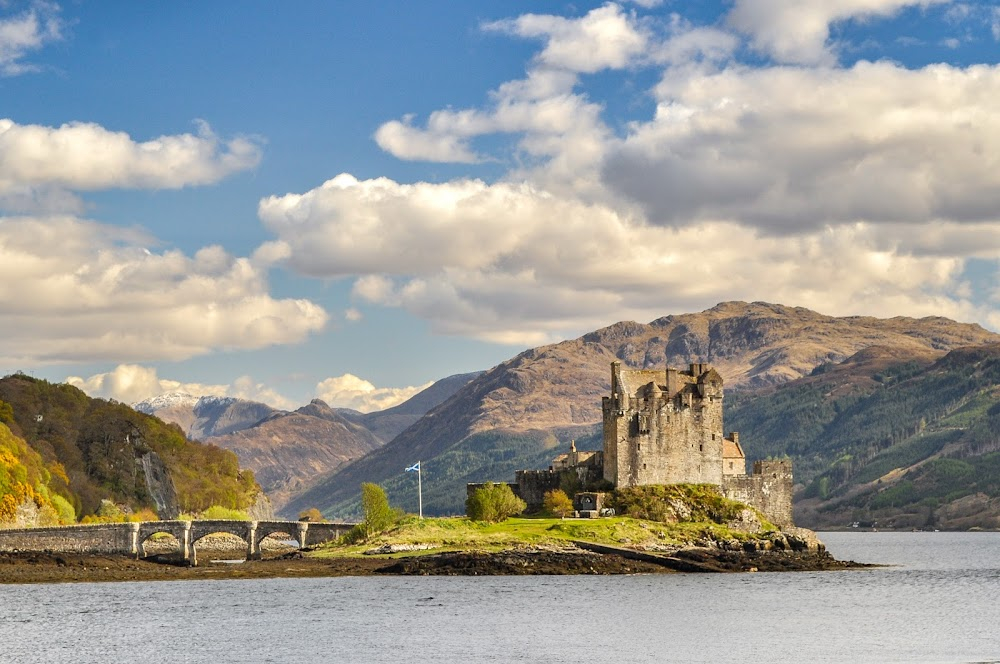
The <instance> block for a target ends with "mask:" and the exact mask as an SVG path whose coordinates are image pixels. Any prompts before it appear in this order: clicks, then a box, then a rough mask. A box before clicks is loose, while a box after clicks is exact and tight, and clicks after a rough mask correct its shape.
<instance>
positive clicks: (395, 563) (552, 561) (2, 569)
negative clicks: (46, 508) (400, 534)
mask: <svg viewBox="0 0 1000 664" xmlns="http://www.w3.org/2000/svg"><path fill="white" fill-rule="evenodd" d="M230 555H231V552H229V551H219V552H213V551H207V550H206V551H204V552H201V553H199V558H200V559H201V560H203V561H206V562H204V563H203V564H200V565H199V566H198V567H189V566H186V565H181V564H178V561H176V560H172V559H170V558H169V557H167V556H154V557H152V558H149V559H144V560H135V559H133V558H129V557H125V556H110V555H86V554H59V553H6V554H0V584H10V583H62V582H108V581H168V580H184V579H263V578H303V577H336V576H373V575H416V576H429V575H447V576H490V575H494V576H495V575H540V574H556V575H566V574H662V573H677V572H702V573H703V572H758V571H759V572H776V571H827V570H847V569H858V568H865V567H872V566H871V565H862V564H859V563H853V562H846V561H838V560H835V559H834V558H833V557H832V556H830V555H829V554H827V553H826V552H825V551H819V552H791V551H780V552H779V551H753V552H747V551H727V550H722V549H718V548H712V547H692V548H686V549H680V550H678V551H675V552H672V553H671V554H670V555H650V554H645V555H644V556H629V557H626V555H621V554H619V553H598V552H595V551H592V550H587V549H583V548H579V547H564V548H559V549H553V548H541V547H529V548H519V549H511V550H506V551H499V552H479V551H457V552H443V553H429V554H423V555H418V556H407V557H402V558H391V557H384V556H359V557H330V558H320V557H316V556H310V555H309V554H308V552H306V553H302V552H299V551H292V552H289V553H285V554H282V555H277V556H274V557H272V558H267V559H265V560H256V561H245V562H239V563H232V562H223V561H225V560H226V558H228V557H229V556H230ZM637 558H640V559H637ZM654 559H655V560H654Z"/></svg>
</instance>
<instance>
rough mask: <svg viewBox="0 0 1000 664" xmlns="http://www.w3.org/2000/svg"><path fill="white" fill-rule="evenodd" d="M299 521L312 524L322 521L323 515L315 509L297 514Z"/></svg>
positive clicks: (311, 508)
mask: <svg viewBox="0 0 1000 664" xmlns="http://www.w3.org/2000/svg"><path fill="white" fill-rule="evenodd" d="M299 521H312V522H314V523H316V522H319V521H323V513H322V512H320V511H319V509H317V508H315V507H310V508H309V509H307V510H302V511H301V512H299Z"/></svg>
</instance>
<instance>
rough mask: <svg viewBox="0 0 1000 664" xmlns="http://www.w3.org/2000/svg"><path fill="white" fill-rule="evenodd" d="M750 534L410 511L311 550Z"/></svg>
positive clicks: (666, 540) (690, 526) (479, 547)
mask: <svg viewBox="0 0 1000 664" xmlns="http://www.w3.org/2000/svg"><path fill="white" fill-rule="evenodd" d="M747 537H749V535H747V534H746V533H741V532H737V531H733V530H730V529H729V528H726V527H725V526H722V525H719V524H716V523H708V522H696V523H673V524H667V523H658V522H655V521H645V520H642V519H632V518H629V517H611V518H601V519H555V518H525V517H519V518H511V519H508V520H506V521H503V522H501V523H493V524H489V523H483V522H478V521H470V520H469V519H467V518H465V517H447V518H427V519H423V520H421V519H418V518H417V517H415V516H413V515H407V516H406V517H404V518H403V519H402V520H400V521H399V523H397V524H396V525H395V526H394V527H393V528H392V529H391V530H388V531H386V532H385V533H382V534H380V535H376V536H374V537H372V538H371V539H369V540H368V541H367V542H364V543H363V544H353V545H343V544H338V543H329V544H324V545H321V546H320V547H318V548H317V549H316V550H315V551H313V552H312V553H310V554H309V555H311V556H316V557H333V556H358V555H360V554H361V553H362V552H364V551H367V550H369V549H373V548H376V547H379V546H382V545H384V544H412V545H427V546H428V547H430V548H429V549H427V550H422V551H413V552H403V553H397V554H391V555H392V556H393V557H400V556H407V555H421V554H424V553H429V552H443V551H471V550H475V551H500V550H504V549H511V548H517V547H524V546H559V545H564V544H568V543H569V542H570V541H571V540H585V541H588V542H596V543H599V544H610V545H613V546H639V547H642V546H649V545H654V544H660V545H681V544H686V543H690V542H692V541H695V540H697V539H700V538H709V539H715V540H723V539H744V538H747Z"/></svg>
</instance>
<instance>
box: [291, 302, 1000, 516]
mask: <svg viewBox="0 0 1000 664" xmlns="http://www.w3.org/2000/svg"><path fill="white" fill-rule="evenodd" d="M998 341H1000V335H996V334H993V333H991V332H988V331H986V330H984V329H983V328H981V327H979V326H978V325H969V324H961V323H956V322H953V321H949V320H947V319H944V318H924V319H919V320H918V319H912V318H892V319H886V320H881V319H876V318H870V317H857V316H852V317H846V318H834V317H830V316H823V315H822V314H818V313H816V312H813V311H809V310H808V309H802V308H793V307H786V306H782V305H775V304H767V303H759V302H758V303H752V304H747V303H743V302H726V303H723V304H720V305H718V306H716V307H713V308H712V309H709V310H707V311H704V312H701V313H698V314H684V315H677V316H666V317H664V318H660V319H658V320H656V321H653V322H652V323H650V324H648V325H643V324H640V323H634V322H623V323H617V324H615V325H611V326H609V327H606V328H603V329H601V330H597V331H595V332H592V333H590V334H586V335H584V336H582V337H580V338H579V339H574V340H570V341H565V342H562V343H558V344H553V345H550V346H543V347H540V348H535V349H531V350H528V351H525V352H524V353H521V354H520V355H518V356H516V357H514V358H512V359H510V360H508V361H506V362H503V363H501V364H500V365H498V366H496V367H494V368H493V369H491V370H490V371H487V372H486V373H484V374H482V375H481V376H479V377H478V378H476V379H474V380H472V381H471V382H469V383H468V384H467V385H465V386H464V387H463V388H462V389H460V390H459V391H458V392H456V393H455V394H454V395H453V396H452V397H451V398H450V399H448V400H447V401H445V402H444V403H442V404H441V405H439V406H438V407H436V408H434V409H433V410H431V411H430V412H428V413H427V415H425V416H424V417H423V418H421V419H420V420H419V421H418V422H416V423H415V424H413V425H412V426H411V427H409V428H408V429H406V430H405V431H403V432H402V433H400V434H399V435H398V436H397V437H396V438H395V439H393V440H392V442H391V443H389V444H388V445H386V446H384V447H382V448H380V449H379V450H377V451H375V452H373V453H372V454H370V455H368V456H366V457H365V458H363V459H361V460H359V461H356V462H354V463H352V464H350V465H348V466H346V467H344V468H343V469H342V470H340V471H338V472H336V473H334V474H333V475H331V476H330V477H328V478H325V479H324V480H322V481H321V482H319V483H317V485H316V486H314V487H312V488H311V489H310V490H309V491H308V492H306V493H305V494H303V495H302V496H301V497H299V498H297V499H296V500H295V501H293V502H292V503H291V504H290V505H289V506H288V508H286V512H287V510H290V509H294V508H296V507H298V506H306V505H308V506H312V505H316V506H318V507H320V508H321V509H324V510H326V511H327V512H329V513H330V514H331V515H339V514H341V513H349V512H350V511H352V510H353V509H355V507H356V504H355V501H356V497H357V495H358V491H359V487H360V484H361V482H366V481H374V482H380V483H382V484H383V485H384V486H385V487H386V489H387V491H388V492H389V494H390V497H391V498H392V499H393V500H395V501H396V502H397V503H398V504H400V505H403V506H405V507H406V508H407V509H411V510H415V508H416V504H415V500H414V499H413V497H412V495H411V494H412V493H413V492H412V490H411V487H410V486H409V484H411V483H412V478H409V477H405V476H402V475H401V471H402V468H403V467H405V465H409V464H411V463H413V462H414V461H416V460H418V459H419V460H421V462H422V464H423V467H424V469H425V471H426V473H425V476H424V479H425V485H424V486H425V491H427V492H428V493H427V494H425V495H428V496H431V498H430V500H427V501H425V509H426V510H428V511H430V512H455V511H460V510H461V506H462V502H463V500H464V482H465V481H481V480H487V479H497V480H507V479H510V475H509V473H508V474H504V475H501V476H498V475H497V474H496V473H498V472H500V471H504V472H506V469H516V468H519V467H520V468H530V467H539V466H543V465H545V459H546V458H547V457H548V455H549V454H550V453H551V452H552V451H553V450H555V449H556V447H557V446H558V445H559V444H560V441H561V442H562V443H565V442H566V439H567V437H569V436H579V435H586V434H589V433H591V432H592V431H593V425H594V424H596V423H597V422H599V421H600V419H601V397H603V396H604V395H606V394H607V392H608V390H609V389H610V363H611V361H613V360H616V359H617V360H620V361H622V362H623V363H625V364H626V365H629V366H634V367H657V368H658V367H665V366H667V365H670V366H677V367H684V366H685V365H687V364H688V363H689V362H693V361H705V362H710V363H712V364H713V365H714V366H715V367H716V368H717V369H718V370H719V372H720V373H721V374H722V375H723V377H724V378H725V380H726V388H727V391H728V392H729V393H730V394H733V393H735V392H738V391H739V390H741V389H742V390H754V389H761V388H764V387H768V386H773V385H778V384H781V383H784V382H787V381H789V380H793V379H796V378H801V377H803V376H806V375H808V374H809V373H811V372H812V371H813V369H814V368H815V367H817V366H819V365H825V364H828V363H836V362H841V361H843V360H845V359H847V358H848V357H850V356H852V355H855V354H856V353H858V352H859V351H861V350H863V349H865V348H868V347H871V346H873V345H886V346H890V347H892V348H894V349H897V351H898V352H900V353H903V354H904V355H920V354H926V353H933V352H935V351H947V350H950V349H952V348H956V347H959V346H965V345H970V344H984V343H990V342H998ZM553 434H555V435H553ZM748 444H749V445H750V448H749V449H748V454H750V455H751V456H752V455H753V454H754V450H753V448H752V445H753V441H749V443H748ZM597 446H599V444H598V445H597ZM501 461H502V463H500V462H501ZM435 495H440V496H441V498H440V500H437V499H435V498H433V496H435Z"/></svg>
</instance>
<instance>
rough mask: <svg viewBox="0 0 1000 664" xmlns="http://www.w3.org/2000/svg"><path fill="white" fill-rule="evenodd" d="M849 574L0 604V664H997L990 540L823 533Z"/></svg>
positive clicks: (173, 585)
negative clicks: (859, 567) (854, 565)
mask: <svg viewBox="0 0 1000 664" xmlns="http://www.w3.org/2000/svg"><path fill="white" fill-rule="evenodd" d="M822 538H823V539H824V541H826V542H827V545H828V546H829V548H830V550H831V551H832V552H833V553H834V555H835V556H837V557H838V558H849V559H853V560H858V561H864V562H881V563H891V564H894V565H896V566H894V567H889V568H880V569H873V570H863V571H850V572H823V573H785V574H721V575H683V574H673V575H650V576H628V577H620V576H619V577H584V576H576V577H476V578H463V577H421V578H402V577H388V578H380V577H365V578H328V579H267V580H247V581H242V580H233V581H160V582H140V583H134V582H133V583H108V584H87V583H83V584H58V585H35V586H0V662H4V663H7V662H17V663H20V662H24V663H31V662H80V663H91V662H126V661H133V660H136V661H148V662H160V661H171V662H191V663H194V662H206V663H212V664H218V663H219V662H282V663H287V662H392V663H394V664H398V663H399V662H400V661H413V662H456V663H457V662H536V661H537V662H574V663H580V662H593V663H595V664H597V663H604V662H759V661H783V662H985V661H1000V633H998V631H997V627H998V626H1000V602H998V601H997V600H998V598H1000V556H998V555H997V553H998V552H1000V533H825V534H823V535H822Z"/></svg>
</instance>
